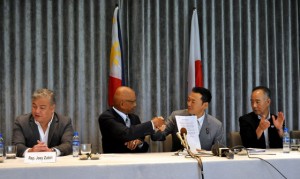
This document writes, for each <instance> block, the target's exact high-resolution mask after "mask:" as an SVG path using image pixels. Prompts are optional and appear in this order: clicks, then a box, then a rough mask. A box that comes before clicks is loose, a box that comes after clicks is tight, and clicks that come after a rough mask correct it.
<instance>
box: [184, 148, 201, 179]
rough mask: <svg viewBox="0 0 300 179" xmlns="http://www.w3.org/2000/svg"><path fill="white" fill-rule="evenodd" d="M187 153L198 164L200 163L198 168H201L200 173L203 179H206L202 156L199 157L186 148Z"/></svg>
mask: <svg viewBox="0 0 300 179" xmlns="http://www.w3.org/2000/svg"><path fill="white" fill-rule="evenodd" d="M186 151H187V153H188V155H189V156H191V157H192V158H193V159H196V160H197V162H198V166H199V168H200V172H201V177H202V179H204V172H203V163H202V160H201V156H199V155H195V154H194V153H193V152H192V151H191V150H190V149H188V148H186ZM185 157H188V156H185Z"/></svg>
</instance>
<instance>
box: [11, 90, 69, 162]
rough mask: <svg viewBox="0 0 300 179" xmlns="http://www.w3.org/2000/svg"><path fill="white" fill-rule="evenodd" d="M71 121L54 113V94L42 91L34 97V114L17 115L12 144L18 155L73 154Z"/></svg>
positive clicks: (38, 91)
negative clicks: (35, 153) (38, 153)
mask: <svg viewBox="0 0 300 179" xmlns="http://www.w3.org/2000/svg"><path fill="white" fill-rule="evenodd" d="M72 137H73V127H72V123H71V119H70V118H68V117H65V116H62V115H59V114H57V113H55V95H54V93H53V91H51V90H49V89H39V90H37V91H35V92H34V93H33V95H32V107H31V113H29V114H24V115H21V116H18V117H17V118H16V120H15V123H14V129H13V137H12V143H13V144H14V145H16V146H17V156H18V157H22V156H24V155H25V153H26V152H51V151H53V152H54V151H55V152H56V154H57V156H60V155H61V156H63V155H68V154H70V153H71V152H72Z"/></svg>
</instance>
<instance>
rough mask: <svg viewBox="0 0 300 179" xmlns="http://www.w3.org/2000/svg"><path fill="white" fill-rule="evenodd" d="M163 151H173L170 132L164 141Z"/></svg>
mask: <svg viewBox="0 0 300 179" xmlns="http://www.w3.org/2000/svg"><path fill="white" fill-rule="evenodd" d="M163 151H164V152H171V151H172V135H171V134H169V135H168V136H167V137H166V140H165V141H164V143H163Z"/></svg>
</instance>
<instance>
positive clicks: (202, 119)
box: [197, 113, 205, 126]
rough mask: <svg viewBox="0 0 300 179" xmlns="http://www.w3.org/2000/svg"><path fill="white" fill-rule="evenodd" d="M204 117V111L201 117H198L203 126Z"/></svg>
mask: <svg viewBox="0 0 300 179" xmlns="http://www.w3.org/2000/svg"><path fill="white" fill-rule="evenodd" d="M204 117H205V113H204V114H203V115H202V116H201V117H199V118H197V121H198V122H199V124H200V125H201V126H202V124H203V121H204Z"/></svg>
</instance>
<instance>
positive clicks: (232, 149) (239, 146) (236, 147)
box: [230, 145, 287, 179]
mask: <svg viewBox="0 0 300 179" xmlns="http://www.w3.org/2000/svg"><path fill="white" fill-rule="evenodd" d="M235 149H241V150H242V149H244V150H246V153H247V156H248V158H250V159H260V160H261V161H264V162H266V163H267V164H269V165H270V166H271V167H272V168H274V169H275V170H276V171H277V172H278V173H279V174H280V175H281V176H282V177H283V178H284V179H287V177H286V176H284V175H283V174H282V173H281V172H280V171H279V170H278V169H277V168H276V167H275V166H274V165H273V164H271V163H270V162H268V161H267V160H265V159H263V158H261V157H253V156H250V154H249V150H247V148H246V147H244V146H242V145H238V146H234V147H232V148H230V150H231V151H234V150H235ZM262 155H263V154H262Z"/></svg>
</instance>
